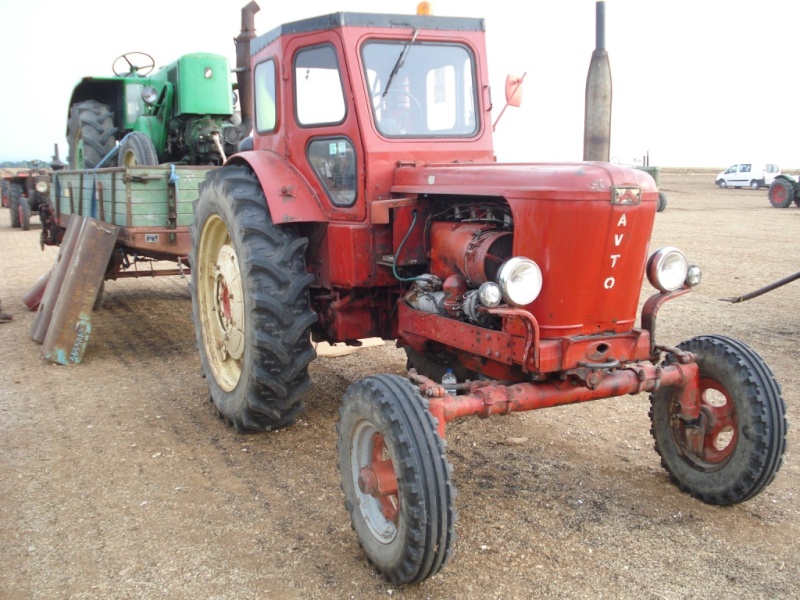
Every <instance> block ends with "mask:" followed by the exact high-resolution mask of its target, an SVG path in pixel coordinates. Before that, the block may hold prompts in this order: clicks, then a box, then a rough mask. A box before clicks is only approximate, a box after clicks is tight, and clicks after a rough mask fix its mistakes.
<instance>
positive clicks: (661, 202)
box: [656, 192, 667, 212]
mask: <svg viewBox="0 0 800 600" xmlns="http://www.w3.org/2000/svg"><path fill="white" fill-rule="evenodd" d="M665 210H667V195H666V194H665V193H664V192H658V205H657V206H656V212H664V211H665Z"/></svg>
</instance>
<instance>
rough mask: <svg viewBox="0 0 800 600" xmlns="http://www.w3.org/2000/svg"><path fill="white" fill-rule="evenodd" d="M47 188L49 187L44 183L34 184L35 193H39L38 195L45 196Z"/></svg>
mask: <svg viewBox="0 0 800 600" xmlns="http://www.w3.org/2000/svg"><path fill="white" fill-rule="evenodd" d="M49 188H50V186H48V185H47V182H46V181H37V182H36V191H37V192H39V193H40V194H46V193H47V190H48V189H49Z"/></svg>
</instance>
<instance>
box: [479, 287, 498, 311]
mask: <svg viewBox="0 0 800 600" xmlns="http://www.w3.org/2000/svg"><path fill="white" fill-rule="evenodd" d="M502 299H503V294H502V293H501V292H500V286H499V285H497V284H496V283H495V282H493V281H486V282H485V283H482V284H481V287H479V288H478V300H480V302H481V304H482V305H483V306H486V307H487V308H494V307H495V306H498V305H499V304H500V300H502Z"/></svg>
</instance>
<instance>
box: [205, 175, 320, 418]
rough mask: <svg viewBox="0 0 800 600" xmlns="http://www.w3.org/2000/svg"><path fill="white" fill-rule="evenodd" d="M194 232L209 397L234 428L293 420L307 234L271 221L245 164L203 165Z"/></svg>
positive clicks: (303, 329)
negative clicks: (207, 167) (204, 172)
mask: <svg viewBox="0 0 800 600" xmlns="http://www.w3.org/2000/svg"><path fill="white" fill-rule="evenodd" d="M191 237H192V253H191V256H190V261H191V267H192V312H193V317H194V324H195V334H196V336H197V343H198V348H199V351H200V362H201V364H202V367H203V372H204V374H205V375H206V380H207V382H208V387H209V391H210V393H211V399H212V400H213V401H214V404H215V405H216V407H217V410H218V411H219V412H220V414H221V415H222V416H223V417H225V418H226V419H227V420H228V421H230V422H231V423H232V424H233V425H234V426H235V427H236V429H237V430H238V431H245V430H255V431H266V430H270V429H279V428H281V427H285V426H287V425H291V424H292V423H293V422H294V421H295V419H296V418H297V416H298V415H299V414H300V412H301V411H302V410H303V399H302V396H303V393H304V392H305V391H306V390H307V389H308V388H309V387H310V385H311V380H310V378H309V376H308V365H309V363H310V362H311V361H312V360H313V359H314V357H315V353H314V348H313V346H312V345H311V333H310V332H311V326H312V325H313V324H314V323H316V321H317V318H316V315H315V314H314V313H313V312H312V311H311V309H310V306H309V293H308V290H309V286H310V284H311V282H312V281H313V280H314V277H313V275H311V274H309V273H308V271H307V270H306V264H305V249H306V246H307V244H308V240H307V239H306V238H303V237H300V236H299V234H298V232H297V230H296V228H295V227H293V226H291V225H281V226H277V225H274V224H273V223H272V219H271V217H270V214H269V211H268V210H267V200H266V198H265V197H264V193H263V191H262V189H261V186H260V185H259V182H258V179H257V178H256V177H255V175H253V173H252V172H251V171H250V170H249V169H247V168H244V167H222V168H220V169H215V170H213V171H211V172H209V174H208V175H207V176H206V180H205V181H204V182H203V183H202V184H201V187H200V198H199V199H198V200H196V201H195V211H194V224H193V225H192V227H191Z"/></svg>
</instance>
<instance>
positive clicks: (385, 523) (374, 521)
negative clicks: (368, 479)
mask: <svg viewBox="0 0 800 600" xmlns="http://www.w3.org/2000/svg"><path fill="white" fill-rule="evenodd" d="M350 440H351V442H350V472H351V475H352V479H353V488H354V492H355V500H356V503H357V504H358V508H359V511H360V512H361V518H362V519H363V520H364V523H365V524H366V526H367V528H368V529H369V531H370V533H371V534H372V536H373V537H374V538H375V539H376V540H378V541H380V542H381V543H383V544H389V543H391V542H392V541H393V540H394V539H395V537H397V524H398V521H399V508H400V505H399V501H398V496H397V494H396V493H395V494H385V495H379V494H374V493H373V494H371V493H367V492H365V491H364V490H362V489H361V488H362V484H361V481H363V472H364V471H365V470H370V469H373V468H374V467H375V465H376V463H384V464H385V463H386V462H388V463H389V466H391V458H390V457H389V453H388V449H387V448H386V444H385V442H384V440H383V436H382V435H381V434H380V432H379V431H378V430H377V429H376V428H375V426H374V425H373V424H372V423H370V422H369V421H366V420H362V421H359V423H358V424H357V425H356V426H355V428H354V429H353V435H352V436H351V438H350ZM360 480H361V481H360Z"/></svg>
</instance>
